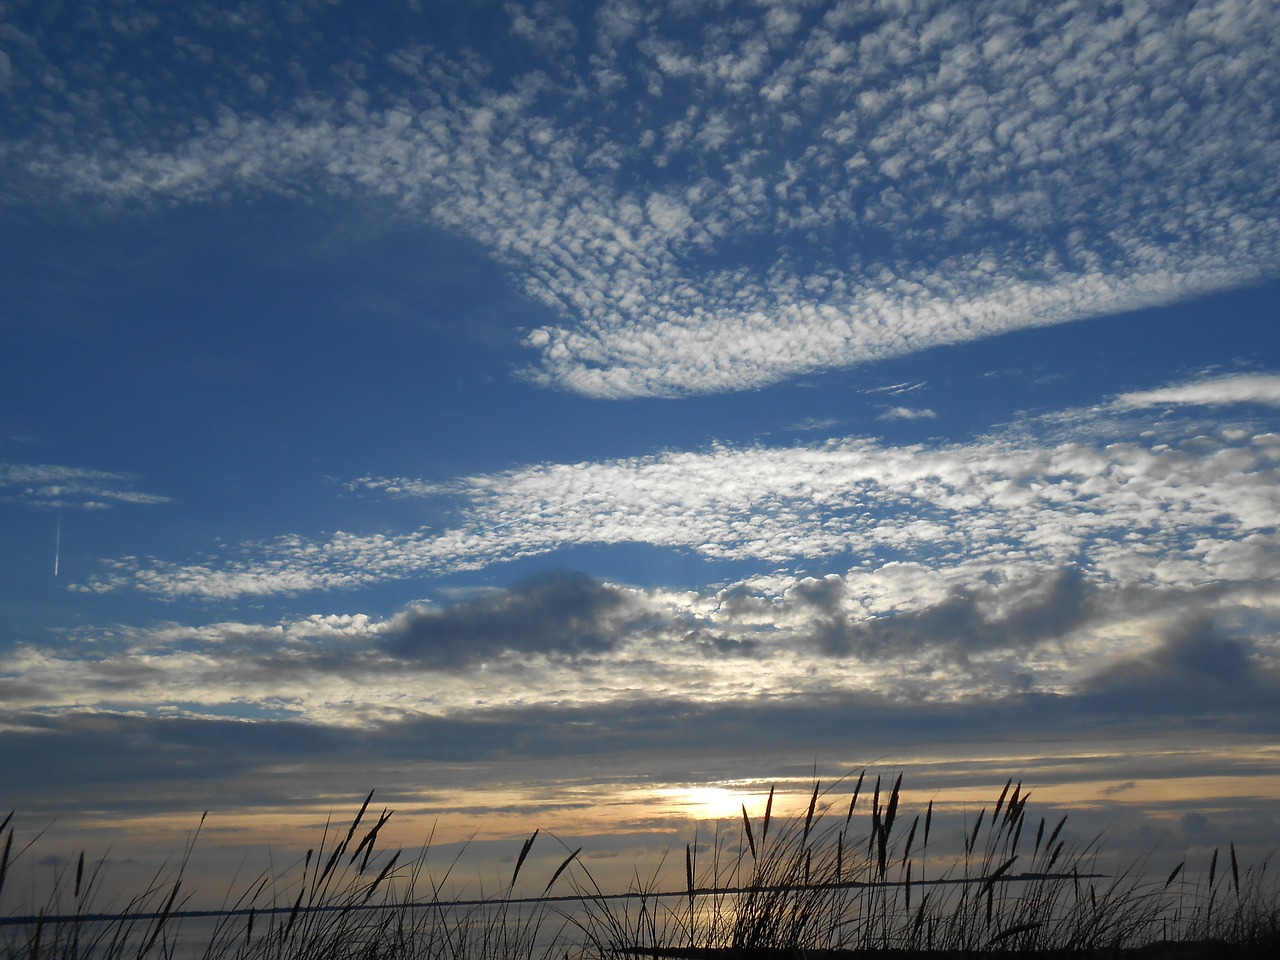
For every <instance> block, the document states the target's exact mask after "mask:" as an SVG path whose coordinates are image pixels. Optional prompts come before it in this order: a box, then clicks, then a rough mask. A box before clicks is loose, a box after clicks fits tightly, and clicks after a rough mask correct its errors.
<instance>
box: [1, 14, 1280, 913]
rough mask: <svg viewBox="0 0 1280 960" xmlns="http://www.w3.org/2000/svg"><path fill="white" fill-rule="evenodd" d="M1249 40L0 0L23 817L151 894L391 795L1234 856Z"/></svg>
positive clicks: (1270, 382) (1262, 567)
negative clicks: (828, 788)
mask: <svg viewBox="0 0 1280 960" xmlns="http://www.w3.org/2000/svg"><path fill="white" fill-rule="evenodd" d="M1278 47H1280V8H1277V7H1276V5H1275V4H1274V3H1271V2H1266V0H1259V2H1250V0H1217V2H1197V3H1189V2H1182V0H1179V2H1157V0H1151V2H1123V3H1121V2H1097V3H1092V2H1091V3H1082V2H1065V0H1063V2H1044V3H1041V2H1035V3H1032V2H1013V0H975V2H972V3H964V4H959V3H944V2H938V0H897V2H889V0H843V2H831V3H823V2H818V0H754V2H730V0H724V2H710V0H709V2H702V3H699V2H693V0H661V2H644V3H639V2H634V0H605V2H601V3H594V4H579V3H573V2H567V0H566V2H556V0H534V2H532V3H525V2H519V0H501V2H500V0H477V2H472V3H468V4H452V3H448V4H446V3H436V2H433V0H422V2H420V3H419V2H405V3H395V2H390V0H388V2H386V3H379V4H372V5H370V4H355V3H350V2H338V0H333V2H329V0H325V2H319V0H315V2H313V0H296V2H265V0H262V2H251V3H249V2H246V3H236V2H219V3H206V2H200V0H195V2H191V3H184V4H180V5H174V4H167V3H139V2H131V0H84V2H77V3H74V4H61V3H47V2H25V0H6V2H0V245H2V248H3V250H4V255H3V257H0V344H2V348H0V518H2V521H3V529H4V536H3V537H2V538H0V624H3V626H0V769H4V770H5V771H6V774H5V777H4V784H3V788H2V790H0V806H3V807H4V808H5V809H6V810H7V809H9V808H14V809H16V810H17V811H19V813H20V817H19V820H18V821H17V822H18V823H20V824H22V825H23V826H22V828H23V829H24V830H28V831H29V832H32V833H34V832H35V831H37V830H39V829H41V828H44V827H48V828H49V835H48V837H47V838H46V840H45V841H44V842H45V843H47V844H48V849H49V850H50V851H51V853H50V855H49V856H48V857H46V858H45V859H46V861H47V862H54V861H56V859H57V856H58V855H59V851H61V850H62V849H63V848H64V847H65V848H66V849H67V850H70V849H74V848H75V847H76V845H88V846H89V847H90V848H91V849H100V848H101V847H102V846H106V845H108V844H109V845H111V849H113V850H115V851H117V853H116V854H115V855H116V856H117V858H118V859H119V860H120V861H121V862H122V863H126V864H127V863H137V864H144V865H145V864H148V863H150V862H151V860H149V859H148V858H152V857H155V856H159V855H160V853H157V851H161V852H163V853H168V854H172V853H173V852H174V850H175V844H176V845H180V842H181V838H182V837H183V836H185V834H186V832H187V831H189V830H190V829H191V828H192V827H193V826H194V824H195V823H196V822H197V820H198V817H199V813H200V811H202V810H205V809H208V810H209V811H210V819H209V826H208V827H207V828H206V831H205V834H204V839H203V840H202V841H201V842H202V844H204V845H206V847H207V850H206V851H205V855H206V856H207V858H208V860H209V862H210V863H214V864H217V863H220V862H221V861H220V860H219V858H220V857H223V858H227V859H228V860H229V859H230V858H234V857H235V856H241V855H242V854H243V851H244V850H250V849H254V848H255V847H260V846H261V845H263V844H264V843H267V842H271V843H272V844H275V845H276V847H277V848H278V849H295V848H297V849H301V847H302V845H304V844H305V843H306V842H307V841H306V839H305V837H306V836H307V832H308V831H309V830H314V829H315V826H316V824H322V823H323V820H324V817H325V816H326V815H327V813H328V812H329V811H337V813H338V815H341V814H342V812H343V811H349V810H354V809H355V807H357V806H358V804H359V802H360V800H361V799H362V798H363V797H364V795H365V794H366V793H367V791H368V790H369V789H370V788H376V789H377V791H378V793H377V795H376V796H377V797H378V798H379V800H380V801H381V802H383V803H385V804H386V805H388V806H392V807H394V808H395V809H396V810H397V811H398V813H397V823H398V824H400V828H401V829H402V830H403V831H405V833H404V834H402V836H403V837H404V838H405V842H412V841H413V840H414V836H413V835H412V834H413V831H421V832H422V833H423V834H425V832H426V829H427V827H429V826H430V825H431V824H435V829H436V830H437V831H438V833H437V835H436V836H437V838H438V842H440V843H442V844H445V845H448V844H452V843H460V842H462V841H463V840H466V839H467V838H468V837H469V838H471V846H470V847H469V849H471V850H473V851H476V852H477V853H478V854H480V855H486V856H487V855H489V854H490V853H492V854H493V855H494V856H498V855H499V854H501V855H509V854H513V853H514V850H508V848H509V847H511V846H512V843H513V842H515V843H518V842H519V841H520V839H522V838H523V837H524V836H527V834H528V833H529V832H530V830H531V829H532V827H534V826H538V827H541V828H543V829H546V830H548V831H552V832H555V833H557V834H559V835H561V836H563V837H570V838H583V841H584V843H585V846H586V850H587V852H586V853H585V854H584V856H587V857H595V858H596V859H595V860H594V861H591V862H594V863H596V864H597V868H598V869H599V870H601V871H602V875H603V876H606V877H608V876H611V874H609V872H608V871H609V869H611V867H610V864H613V865H614V866H615V867H617V868H618V869H620V870H621V874H620V876H623V877H624V879H625V876H626V874H628V873H629V872H630V871H632V869H633V867H632V864H633V863H643V864H649V863H655V862H657V858H659V857H660V854H661V851H662V850H663V849H666V848H669V847H670V848H676V847H678V846H679V845H682V844H683V843H684V842H685V841H686V838H687V837H688V836H689V833H690V831H691V829H692V826H691V825H692V824H693V823H694V822H696V821H699V820H701V821H708V820H714V819H716V818H722V817H724V818H732V817H734V816H735V815H738V812H739V808H740V806H741V805H743V804H747V805H748V806H749V807H750V808H751V809H753V810H754V809H755V808H756V807H757V806H758V805H759V804H760V802H761V800H762V797H763V795H764V794H765V793H767V791H768V787H769V785H770V784H778V785H779V788H780V790H782V792H783V794H784V795H788V796H791V795H794V796H803V795H806V794H807V790H808V784H809V783H811V781H812V778H813V777H814V776H819V777H823V778H827V779H829V778H831V777H838V776H840V775H844V774H848V773H850V772H856V771H858V770H860V769H861V768H862V767H863V766H868V767H869V768H870V769H871V770H872V771H875V772H883V773H884V774H885V775H886V776H888V775H892V774H893V772H894V771H897V772H902V773H904V775H905V779H904V783H905V785H906V787H907V788H908V791H909V793H908V795H907V797H906V800H907V802H909V803H911V804H915V805H917V806H920V805H923V804H924V803H926V802H927V801H928V800H930V799H933V800H935V801H936V802H937V803H938V804H939V807H940V809H947V810H950V811H952V812H954V813H956V814H957V816H960V815H962V814H963V813H964V812H965V811H966V810H967V811H970V813H971V808H972V806H974V805H976V804H978V803H981V802H990V801H991V800H992V799H994V796H995V794H996V793H997V792H998V791H999V788H1000V786H1001V785H1002V784H1003V783H1004V781H1005V779H1006V778H1007V777H1010V776H1012V777H1014V778H1015V779H1017V778H1021V779H1022V780H1023V781H1024V782H1025V783H1026V784H1028V785H1030V786H1031V787H1032V788H1033V789H1034V791H1035V792H1034V794H1033V796H1035V798H1036V800H1037V802H1041V803H1043V804H1044V805H1045V809H1058V808H1062V809H1066V810H1070V811H1071V812H1072V816H1073V817H1074V818H1076V819H1075V820H1074V821H1073V823H1074V822H1080V823H1082V824H1084V826H1082V827H1080V828H1079V829H1080V830H1081V831H1082V832H1081V834H1080V835H1081V836H1085V835H1086V834H1087V833H1088V831H1089V830H1091V829H1093V827H1094V826H1095V825H1096V826H1098V828H1099V829H1102V830H1106V831H1109V833H1110V834H1111V839H1112V841H1113V842H1114V844H1115V845H1116V846H1117V847H1118V848H1120V849H1121V850H1122V851H1125V852H1130V851H1137V852H1141V851H1147V850H1151V849H1155V848H1156V846H1157V845H1161V846H1160V849H1161V850H1162V851H1168V857H1169V859H1170V861H1171V862H1172V863H1176V861H1177V859H1179V858H1180V857H1181V856H1182V855H1183V854H1184V853H1185V852H1186V851H1192V852H1193V853H1194V852H1195V851H1207V850H1209V849H1210V848H1212V847H1213V846H1214V845H1217V844H1225V843H1226V842H1228V841H1230V842H1234V843H1236V844H1237V846H1238V847H1239V848H1240V849H1241V850H1242V851H1248V852H1249V853H1250V854H1253V855H1259V854H1261V853H1265V852H1266V851H1268V850H1270V849H1271V848H1273V847H1274V845H1275V844H1276V842H1277V841H1278V840H1280V812H1278V811H1277V808H1276V807H1275V803H1274V798H1275V797H1276V796H1277V795H1280V601H1278V600H1277V597H1278V596H1280V594H1278V592H1277V587H1278V586H1280V533H1278V531H1277V517H1280V483H1278V482H1277V481H1278V480H1280V334H1278V333H1277V324H1276V308H1275V304H1276V302H1277V298H1278V297H1280V203H1278V202H1277V201H1278V199H1280V198H1278V194H1280V176H1278V175H1277V170H1280V117H1277V107H1276V104H1277V103H1280V72H1278V68H1277V65H1276V57H1275V51H1276V50H1277V48H1278ZM788 791H790V793H788ZM60 845H61V846H60ZM548 855H549V856H553V857H554V855H555V851H554V850H553V851H550V853H549V854H548ZM1162 855H1163V854H1162ZM1204 856H1205V858H1206V859H1207V856H1208V854H1207V853H1205V854H1204ZM28 861H29V862H31V863H35V862H36V857H35V855H34V854H32V855H30V856H28ZM42 862H44V861H42ZM45 865H46V866H47V863H45ZM618 865H620V866H618ZM37 866H38V864H37ZM40 868H41V869H43V867H40ZM33 869H35V867H34V866H33ZM218 892H219V893H221V888H219V889H218Z"/></svg>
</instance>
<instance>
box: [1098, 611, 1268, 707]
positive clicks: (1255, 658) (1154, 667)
mask: <svg viewBox="0 0 1280 960" xmlns="http://www.w3.org/2000/svg"><path fill="white" fill-rule="evenodd" d="M1085 693H1086V694H1088V695H1089V697H1090V698H1091V699H1092V700H1093V701H1095V702H1106V703H1107V704H1108V705H1111V706H1114V707H1115V708H1116V709H1118V710H1121V711H1148V712H1167V711H1169V710H1171V709H1172V710H1210V711H1211V710H1214V709H1218V710H1223V711H1235V710H1237V709H1239V708H1242V707H1244V706H1246V705H1248V704H1259V705H1265V704H1270V706H1271V712H1272V713H1273V714H1274V715H1276V716H1280V673H1277V671H1276V669H1275V667H1274V664H1273V661H1271V660H1269V659H1267V658H1264V657H1263V656H1261V655H1260V653H1259V651H1258V648H1257V644H1256V641H1255V640H1254V639H1253V638H1250V637H1247V636H1239V635H1236V634H1235V633H1234V632H1233V631H1232V629H1231V628H1230V627H1229V626H1228V625H1226V624H1224V623H1222V622H1221V620H1220V618H1215V617H1213V616H1211V615H1209V614H1199V615H1195V616H1191V617H1190V618H1188V619H1187V620H1185V621H1183V622H1181V623H1179V624H1178V625H1176V626H1175V627H1173V628H1171V629H1170V630H1169V631H1168V632H1167V633H1166V634H1165V635H1164V637H1163V638H1162V639H1161V641H1160V643H1159V644H1158V645H1157V646H1156V647H1155V648H1154V649H1152V650H1151V651H1150V652H1148V653H1145V654H1140V655H1138V656H1133V657H1126V658H1124V659H1121V660H1118V661H1116V662H1115V663H1113V664H1111V665H1109V666H1107V667H1105V668H1104V669H1102V670H1100V671H1098V672H1097V673H1096V674H1094V675H1093V676H1092V677H1091V678H1090V679H1089V680H1088V681H1087V683H1086V684H1085Z"/></svg>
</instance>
